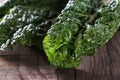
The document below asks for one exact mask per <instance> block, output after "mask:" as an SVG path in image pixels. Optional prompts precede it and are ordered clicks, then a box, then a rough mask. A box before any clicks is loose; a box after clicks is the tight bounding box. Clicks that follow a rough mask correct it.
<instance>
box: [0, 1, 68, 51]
mask: <svg viewBox="0 0 120 80" xmlns="http://www.w3.org/2000/svg"><path fill="white" fill-rule="evenodd" d="M66 3H67V0H64V1H61V0H22V1H21V0H8V1H7V2H6V3H5V4H4V5H3V6H1V7H0V12H2V13H0V16H1V21H0V34H1V35H0V45H1V48H0V49H1V50H9V49H11V48H12V46H13V45H14V44H17V43H19V44H23V45H27V46H37V47H39V48H40V49H42V40H43V38H44V36H45V35H46V32H47V30H48V29H49V28H50V26H51V25H52V24H53V23H54V22H55V20H56V17H57V16H58V14H60V12H61V10H62V9H63V8H64V6H65V5H66Z"/></svg>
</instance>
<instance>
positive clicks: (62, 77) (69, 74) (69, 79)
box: [56, 68, 76, 80]
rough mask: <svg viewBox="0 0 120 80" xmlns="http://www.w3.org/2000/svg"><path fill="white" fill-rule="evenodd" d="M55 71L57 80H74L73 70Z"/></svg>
mask: <svg viewBox="0 0 120 80" xmlns="http://www.w3.org/2000/svg"><path fill="white" fill-rule="evenodd" d="M56 71H57V78H58V80H76V74H75V69H74V68H69V69H64V68H61V69H60V68H58V69H56Z"/></svg>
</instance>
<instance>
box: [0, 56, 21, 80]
mask: <svg viewBox="0 0 120 80" xmlns="http://www.w3.org/2000/svg"><path fill="white" fill-rule="evenodd" d="M18 62H19V60H18V56H0V80H22V79H21V77H20V74H19V71H18Z"/></svg>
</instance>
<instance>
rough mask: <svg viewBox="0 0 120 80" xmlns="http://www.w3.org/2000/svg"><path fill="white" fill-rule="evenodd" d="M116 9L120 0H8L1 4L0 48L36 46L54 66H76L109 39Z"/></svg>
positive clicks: (115, 22)
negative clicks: (83, 57) (106, 2)
mask: <svg viewBox="0 0 120 80" xmlns="http://www.w3.org/2000/svg"><path fill="white" fill-rule="evenodd" d="M67 2H68V3H67ZM119 8H120V0H110V2H108V4H105V3H104V1H103V0H8V1H6V3H5V4H4V5H2V6H0V12H1V13H0V18H1V19H0V34H1V35H0V45H1V47H0V49H1V50H9V49H11V48H12V46H13V45H14V44H17V43H19V44H22V45H27V46H37V47H39V48H40V49H41V50H43V49H44V51H45V53H46V55H47V57H48V60H49V61H50V63H51V64H53V65H54V66H57V67H63V68H70V67H75V66H77V65H79V64H80V62H81V60H82V56H90V55H93V54H94V53H95V52H96V49H97V48H98V47H100V46H102V45H103V44H105V43H106V42H107V41H108V40H109V39H110V38H112V36H113V35H114V33H115V32H116V31H117V29H118V28H119V26H120V23H119V21H120V15H119V14H120V10H119ZM46 33H47V34H46Z"/></svg>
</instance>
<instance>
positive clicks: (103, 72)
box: [0, 30, 120, 80]
mask: <svg viewBox="0 0 120 80" xmlns="http://www.w3.org/2000/svg"><path fill="white" fill-rule="evenodd" d="M0 80H120V30H118V32H117V33H116V34H115V35H114V37H113V38H112V39H111V40H110V41H109V42H108V43H107V44H105V45H104V46H102V47H101V48H99V49H98V51H97V53H96V54H95V55H94V56H90V57H83V61H82V63H81V64H80V65H79V66H78V67H76V68H71V69H58V68H56V67H54V66H52V65H51V64H50V63H49V62H48V60H47V57H46V56H45V55H44V54H43V53H42V52H41V51H39V49H36V48H31V47H25V46H21V45H15V46H14V49H13V51H9V52H3V51H0Z"/></svg>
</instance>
